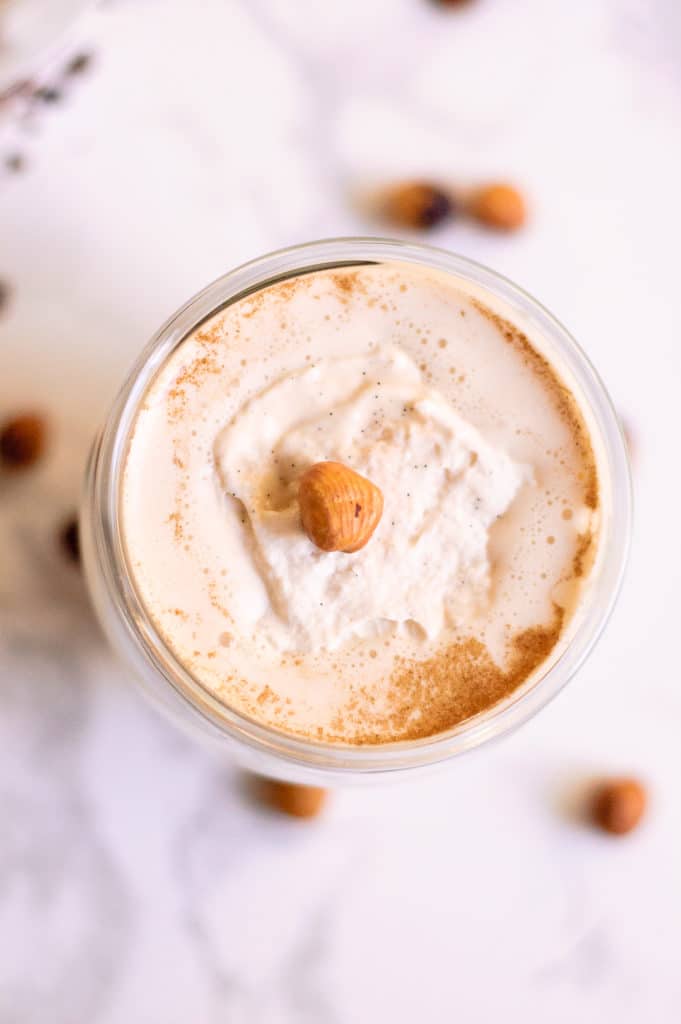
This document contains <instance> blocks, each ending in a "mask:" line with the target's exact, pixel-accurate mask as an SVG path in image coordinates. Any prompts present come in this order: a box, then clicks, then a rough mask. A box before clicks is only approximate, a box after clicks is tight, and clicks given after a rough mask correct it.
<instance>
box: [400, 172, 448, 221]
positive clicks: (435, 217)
mask: <svg viewBox="0 0 681 1024" xmlns="http://www.w3.org/2000/svg"><path fill="white" fill-rule="evenodd" d="M383 213H384V215H385V217H386V218H387V219H388V220H391V221H393V222H394V223H395V224H400V225H402V226H403V227H407V228H425V229H428V228H433V227H435V226H436V225H437V224H441V223H442V221H443V220H445V219H446V218H447V217H450V216H452V214H453V213H454V204H453V202H452V199H451V197H450V196H449V195H447V193H446V192H444V191H443V190H442V189H441V188H439V187H438V186H437V185H432V184H429V183H428V182H425V181H412V182H405V183H404V184H402V185H395V186H394V187H393V188H391V189H390V190H389V192H388V193H387V195H386V197H385V203H384V206H383Z"/></svg>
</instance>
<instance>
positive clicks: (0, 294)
mask: <svg viewBox="0 0 681 1024" xmlns="http://www.w3.org/2000/svg"><path fill="white" fill-rule="evenodd" d="M11 292H12V289H11V288H10V286H9V285H8V284H7V282H6V281H3V280H2V278H0V311H2V310H3V309H4V308H5V306H7V304H8V303H9V297H10V295H11Z"/></svg>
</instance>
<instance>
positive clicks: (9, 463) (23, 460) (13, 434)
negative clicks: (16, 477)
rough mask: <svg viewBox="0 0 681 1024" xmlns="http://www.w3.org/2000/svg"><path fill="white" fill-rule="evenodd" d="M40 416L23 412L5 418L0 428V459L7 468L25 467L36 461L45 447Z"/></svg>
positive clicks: (43, 424) (17, 468)
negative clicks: (10, 417)
mask: <svg viewBox="0 0 681 1024" xmlns="http://www.w3.org/2000/svg"><path fill="white" fill-rule="evenodd" d="M45 433H46V431H45V421H44V419H43V418H42V416H38V415H36V414H34V413H24V414H23V415H22V416H15V417H14V418H13V419H10V420H7V421H6V422H5V423H4V424H3V426H2V427H1V428H0V461H1V462H2V463H3V465H4V466H5V467H6V468H7V469H14V470H19V469H27V468H28V467H29V466H32V465H33V464H34V463H35V462H37V461H38V459H39V458H40V456H41V455H42V453H43V450H44V448H45Z"/></svg>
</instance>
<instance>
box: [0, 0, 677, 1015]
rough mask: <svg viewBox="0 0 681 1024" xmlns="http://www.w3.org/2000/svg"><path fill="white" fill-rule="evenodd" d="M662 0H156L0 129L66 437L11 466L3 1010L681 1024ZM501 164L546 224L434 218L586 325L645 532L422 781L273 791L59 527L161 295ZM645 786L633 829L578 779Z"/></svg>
mask: <svg viewBox="0 0 681 1024" xmlns="http://www.w3.org/2000/svg"><path fill="white" fill-rule="evenodd" d="M680 12H681V8H680V7H679V5H678V4H677V2H676V0H666V2H665V0H657V2H653V3H650V2H647V3H646V2H643V0H590V2H582V3H573V4H568V5H563V4H558V3H546V0H522V2H516V3H508V2H506V0H477V2H474V3H471V5H470V6H469V7H468V8H466V9H461V10H460V11H450V12H448V13H446V14H445V13H443V12H439V11H437V10H436V9H435V8H434V7H433V6H432V5H431V4H429V3H428V2H427V0H369V2H367V0H364V2H360V0H352V2H350V0H345V2H344V3H339V4H320V3H318V2H317V0H296V2H295V3H294V2H293V0H288V2H286V0H241V2H237V0H232V2H228V0H204V2H201V3H190V2H189V0H184V2H181V0H138V2H131V0H129V2H125V0H118V2H116V3H112V2H110V3H108V4H106V5H103V6H102V7H101V8H100V10H99V11H96V12H94V13H92V14H91V15H89V16H88V20H87V21H86V23H84V24H83V26H82V28H81V33H82V35H83V37H84V39H85V40H86V42H87V46H88V48H91V49H92V50H93V51H94V52H95V53H96V58H97V59H96V63H95V65H94V67H93V68H92V70H91V72H90V73H89V74H88V75H83V76H81V78H79V79H78V80H77V81H76V80H75V79H74V81H73V82H72V84H71V85H70V86H69V89H68V91H67V93H66V94H65V95H64V97H63V98H62V100H61V102H56V103H52V104H47V103H46V104H44V105H43V106H42V108H41V110H40V111H39V112H38V113H37V114H36V116H35V118H34V122H33V130H32V131H30V132H29V131H28V130H27V131H23V130H21V131H20V130H19V128H18V127H17V125H16V124H15V123H13V122H12V118H11V117H7V118H5V120H4V121H3V122H2V124H0V163H1V162H2V160H3V159H4V157H5V156H6V155H8V153H9V152H10V150H12V151H13V150H14V149H16V148H17V147H19V148H20V149H21V151H22V153H23V155H24V156H25V160H26V169H25V170H24V171H23V173H21V174H14V175H11V174H5V175H4V176H2V177H1V178H0V224H1V225H2V228H1V232H0V278H2V279H4V280H6V281H8V282H10V284H11V286H12V289H13V294H12V297H11V300H10V303H9V305H8V308H7V309H6V311H4V312H3V313H2V315H1V316H0V367H1V372H0V410H7V409H10V408H14V407H16V406H24V405H31V406H35V405H37V406H40V407H43V408H46V409H47V410H49V412H50V414H51V416H52V418H53V421H54V424H55V438H54V445H53V448H52V453H51V456H50V458H49V459H48V460H47V462H46V463H45V464H44V466H43V467H42V468H41V469H40V470H39V471H37V472H35V473H34V474H28V475H26V476H25V477H24V478H22V479H21V480H18V479H17V480H16V481H10V482H8V481H5V480H3V481H2V482H1V483H0V821H1V822H2V827H1V828H0V1024H19V1022H20V1024H36V1022H40V1024H42V1022H49V1024H76V1022H78V1024H82V1022H86V1021H87V1022H88V1024H130V1022H134V1024H158V1022H160V1021H163V1022H164V1024H187V1021H200V1022H202V1024H203V1022H207V1024H210V1022H229V1024H292V1022H314V1024H327V1022H329V1024H374V1022H376V1021H391V1022H396V1024H408V1022H409V1024H410V1022H412V1021H414V1020H419V1021H429V1022H443V1024H444V1022H449V1021H452V1020H457V1021H461V1022H463V1024H477V1022H488V1021H496V1020H499V1019H502V1018H503V1019H505V1020H508V1021H518V1022H521V1021H542V1022H544V1021H551V1024H562V1022H566V1024H567V1022H573V1021H580V1022H581V1024H591V1022H594V1024H602V1022H605V1021H615V1020H617V1021H619V1022H621V1024H639V1022H640V1021H642V1020H650V1021H651V1022H654V1024H667V1022H670V1024H671V1022H676V1021H678V1020H680V1019H681V868H680V865H681V799H680V798H679V794H680V790H679V787H680V786H681V781H680V780H681V743H680V741H679V732H680V730H681V680H680V679H679V669H678V650H677V647H676V639H678V635H679V624H678V617H679V591H680V585H681V550H680V541H679V537H680V536H681V532H680V531H679V507H680V499H681V488H680V485H679V469H678V467H679V454H678V444H679V427H678V408H679V385H680V384H681V373H680V371H681V356H680V352H681V302H679V283H678V276H679V268H678V255H677V248H678V239H679V237H681V210H680V206H679V194H680V193H679V182H680V181H681V132H680V131H679V124H680V117H681V65H680V64H679V48H680V46H681V17H680ZM408 173H418V174H439V175H444V176H448V177H452V178H457V177H458V178H460V179H462V180H468V179H475V178H479V177H498V176H502V177H511V178H515V179H517V180H518V181H520V182H521V183H523V184H524V185H525V186H526V188H527V191H528V194H529V195H530V197H531V199H532V206H533V220H532V224H531V226H530V227H529V228H528V230H527V231H526V232H524V233H523V234H521V235H518V236H517V237H509V238H500V237H498V236H494V235H491V234H483V233H481V232H479V231H478V230H476V229H475V228H472V227H469V226H466V225H459V224H453V225H452V226H451V227H448V228H446V229H443V230H442V231H440V232H437V233H435V235H433V236H432V237H433V241H435V242H436V244H441V245H443V246H447V247H450V248H453V249H456V250H459V251H460V252H462V253H464V254H466V255H470V256H472V257H474V258H476V259H479V260H481V261H483V262H485V263H489V264H490V265H492V266H494V267H495V268H497V269H499V270H501V271H503V272H505V273H507V274H508V275H509V276H510V277H512V278H514V279H515V280H517V281H519V282H520V283H522V284H524V285H525V286H526V287H527V288H528V289H529V290H531V291H532V292H534V293H535V294H536V295H537V296H539V297H540V298H541V299H542V300H543V301H544V302H545V303H546V304H547V305H548V306H549V307H550V308H551V309H552V310H553V311H554V312H555V313H556V314H557V315H558V316H559V317H560V318H561V319H563V320H564V321H565V322H566V323H567V325H568V326H569V327H570V328H571V329H572V330H573V332H574V333H575V334H576V336H577V337H578V338H579V339H580V340H581V342H582V343H583V345H584V346H585V348H586V349H587V351H588V352H589V354H590V355H591V356H592V358H593V359H594V361H595V363H596V365H597V366H598V368H599V369H600V370H601V371H602V373H603V375H604V377H605V378H606V380H607V382H608V385H609V387H610V389H611V392H612V394H613V396H614V398H615V400H616V402H617V403H618V405H619V406H620V408H621V409H622V411H623V413H624V414H625V416H626V417H627V419H628V420H629V421H630V423H631V425H632V429H633V433H634V436H635V441H636V466H635V476H636V485H637V504H638V508H637V524H636V534H635V543H634V550H633V557H632V562H631V566H630V571H629V574H628V579H627V582H626V586H625V590H624V592H623V595H622V598H621V600H620V603H619V605H618V607H617V610H616V613H615V615H614V618H613V620H612V622H611V624H610V627H609V629H608V631H607V633H606V635H605V637H604V638H603V640H602V642H601V643H600V645H599V647H598V649H597V651H596V653H595V654H594V655H593V656H592V657H591V659H590V660H589V662H588V664H587V665H586V666H585V667H584V668H583V670H582V671H581V673H580V674H579V676H578V678H577V679H576V680H574V681H573V682H572V683H571V684H570V686H569V687H568V688H567V690H566V691H564V693H563V694H562V695H561V696H560V697H559V698H558V699H557V700H556V701H555V702H554V703H553V704H552V705H551V706H550V707H549V708H548V709H546V710H545V711H544V712H542V713H541V714H540V715H539V716H538V717H537V718H536V719H534V721H533V722H532V723H531V724H529V725H528V726H526V727H525V728H524V729H523V730H521V731H520V732H518V733H516V734H515V735H514V736H513V737H511V738H510V739H508V740H506V741H504V742H502V743H500V744H498V745H496V746H493V747H491V748H489V749H484V750H481V751H479V752H478V753H477V754H475V755H471V756H469V757H468V758H465V759H462V760H459V761H458V762H456V763H455V764H453V765H451V767H450V769H449V770H448V771H447V772H445V773H441V774H438V775H436V776H434V777H433V778H432V779H429V780H426V781H423V782H418V783H417V784H416V783H415V784H407V785H404V786H398V787H389V788H381V789H378V790H372V789H370V790H353V791H347V792H343V793H339V794H337V795H336V797H335V799H334V800H333V802H332V805H331V806H330V808H329V811H328V813H327V814H326V816H325V817H324V818H323V819H322V820H320V821H318V822H315V823H313V824H306V823H298V822H293V821H288V820H280V819H279V818H277V817H275V816H273V815H271V814H268V813H266V812H265V811H263V810H261V809H259V808H256V807H254V806H252V805H251V804H249V803H248V802H247V801H246V800H245V799H244V797H243V795H242V792H241V789H240V786H239V779H238V776H237V775H236V773H235V772H234V770H233V769H231V768H230V767H229V766H224V765H220V764H217V763H216V762H215V761H214V760H213V759H211V758H210V757H209V756H208V755H207V754H206V753H205V752H204V751H203V750H202V749H200V748H198V747H196V746H194V745H193V744H192V743H191V742H190V741H189V740H187V739H185V738H184V737H183V736H180V735H178V734H177V733H176V732H175V731H174V730H173V729H172V728H171V727H170V726H169V725H167V724H166V723H165V722H164V721H162V720H160V719H158V718H157V717H156V715H155V713H154V712H152V711H151V710H150V709H148V708H147V706H146V705H145V704H144V703H143V702H142V700H141V698H140V697H138V695H137V693H136V691H134V689H133V688H132V687H130V686H129V685H128V683H127V680H126V679H125V673H124V671H123V670H122V668H121V667H120V666H119V665H118V664H117V663H116V661H115V660H114V658H113V656H112V655H111V654H110V653H109V652H108V651H107V649H106V647H105V646H104V644H103V641H102V640H101V639H100V636H99V633H98V631H97V629H96V627H95V626H94V624H93V622H92V620H91V617H90V614H89V612H88V606H87V602H86V599H85V596H84V594H83V590H82V583H81V581H80V578H79V576H78V573H77V571H75V570H73V569H71V568H70V567H68V566H66V565H64V564H63V563H62V561H61V560H60V557H59V554H58V552H56V551H55V546H54V537H53V534H54V529H55V524H56V523H57V522H58V521H59V519H60V517H61V516H62V514H63V513H64V512H65V511H66V510H67V509H69V508H71V507H72V506H73V505H74V504H75V502H76V500H77V491H78V483H79V478H80V475H81V471H82V463H83V459H84V456H85V453H86V450H87V447H88V444H89V441H90V439H91V437H92V434H93V431H94V429H95V427H96V425H97V423H98V422H99V420H100V419H101V417H102V415H103V412H104V410H105V409H106V406H107V403H108V401H109V400H110V398H111V396H112V394H113V393H114V391H115V389H116V387H117V385H118V383H119V382H120V381H121V378H122V375H123V374H124V372H125V370H126V368H127V367H128V365H129V364H130V362H131V361H132V358H133V357H134V355H135V354H136V353H137V352H138V351H139V349H140V347H141V345H142V344H143V343H144V342H145V341H146V339H147V338H148V337H149V336H150V334H151V333H152V332H153V330H154V329H155V328H156V327H157V326H158V325H159V323H160V322H161V321H162V320H163V319H164V318H165V317H166V316H167V315H168V314H169V313H170V312H172V310H173V309H174V308H175V307H176V306H177V305H179V304H180V303H181V302H182V301H183V300H184V299H185V298H187V297H188V296H189V295H190V294H192V293H193V292H194V291H195V290H197V289H198V288H199V287H201V286H202V285H204V284H205V283H206V282H207V281H209V280H210V279H212V278H214V277H216V276H217V275H219V274H220V273H222V272H223V271H225V270H226V269H228V268H229V267H231V266H233V265H234V264H236V263H238V262H241V261H243V260H245V259H247V258H250V257H253V256H256V255H258V254H260V253H261V252H264V251H266V250H270V249H273V248H276V247H278V246H281V245H284V244H287V243H290V242H294V241H302V240H304V239H309V238H313V237H319V236H324V235H332V234H339V233H341V234H350V233H353V232H358V231H360V232H367V231H368V232H371V231H372V230H374V226H373V225H371V224H368V223H367V222H365V221H364V220H363V219H362V217H361V216H360V214H359V213H358V212H356V211H354V210H353V208H352V206H351V204H350V202H349V199H348V193H349V191H350V190H351V188H352V187H353V186H354V185H355V184H357V183H358V182H362V181H364V180H366V179H368V178H371V177H376V176H379V177H380V176H390V177H396V176H398V177H399V176H400V175H402V174H408ZM620 770H621V771H626V772H632V773H635V774H639V775H641V776H642V777H643V778H645V779H646V780H647V781H648V783H649V785H650V790H651V795H652V798H651V806H650V813H649V815H648V817H647V820H646V821H645V823H644V825H643V826H642V827H641V828H640V830H639V831H638V832H636V833H635V834H633V835H631V836H630V837H628V838H627V839H626V840H622V841H617V840H611V839H608V838H606V837H603V836H601V835H597V834H594V833H592V832H589V831H588V830H586V829H585V828H583V827H580V826H579V825H577V824H575V823H573V822H572V821H571V820H570V819H569V816H568V815H567V814H566V812H565V810H564V802H565V796H566V792H567V791H568V790H569V789H570V787H572V786H574V785H575V784H578V783H579V782H580V780H582V779H583V778H584V777H585V776H588V775H589V774H590V773H592V772H596V773H601V772H609V771H620Z"/></svg>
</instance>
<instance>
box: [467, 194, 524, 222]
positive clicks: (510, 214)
mask: <svg viewBox="0 0 681 1024" xmlns="http://www.w3.org/2000/svg"><path fill="white" fill-rule="evenodd" d="M469 212H470V214H471V216H473V217H475V219H476V220H478V221H480V223H481V224H485V225H486V226H487V227H490V228H496V229H497V230H498V231H516V230H517V229H518V228H520V227H522V226H523V224H524V223H525V220H526V219H527V209H526V206H525V200H524V198H523V196H522V193H521V192H519V191H518V189H517V188H515V187H514V186H513V185H505V184H493V185H484V186H483V187H482V188H479V189H477V190H476V191H475V192H474V193H473V196H472V199H471V202H470V205H469Z"/></svg>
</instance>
